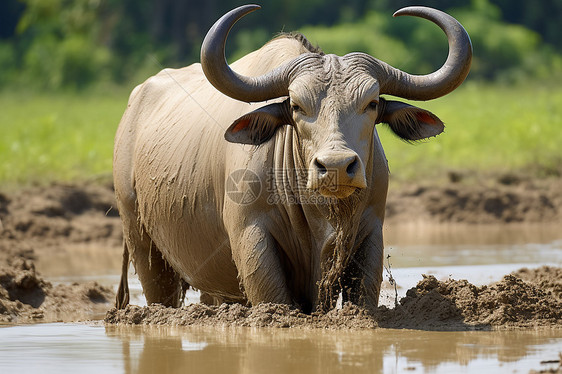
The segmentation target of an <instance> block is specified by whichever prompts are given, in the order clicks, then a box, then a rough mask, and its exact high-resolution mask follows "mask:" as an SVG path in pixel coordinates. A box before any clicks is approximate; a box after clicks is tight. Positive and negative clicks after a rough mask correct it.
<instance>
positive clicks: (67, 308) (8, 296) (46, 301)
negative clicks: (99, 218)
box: [0, 254, 114, 323]
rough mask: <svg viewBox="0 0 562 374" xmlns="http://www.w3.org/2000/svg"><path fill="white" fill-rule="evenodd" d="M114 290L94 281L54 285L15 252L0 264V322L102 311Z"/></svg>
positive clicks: (74, 317) (85, 315)
mask: <svg viewBox="0 0 562 374" xmlns="http://www.w3.org/2000/svg"><path fill="white" fill-rule="evenodd" d="M113 297H114V293H113V292H112V291H111V290H109V289H107V288H105V287H103V286H100V285H99V284H97V283H96V282H89V283H85V284H76V283H74V284H71V285H57V286H53V285H52V284H51V283H50V282H47V281H45V280H44V279H42V278H41V277H40V276H39V275H38V274H37V272H36V271H35V266H34V264H33V262H32V261H31V260H29V259H25V258H23V257H20V256H18V255H17V254H16V257H14V258H13V259H12V260H10V261H8V262H7V264H6V265H4V266H2V267H0V323H7V322H10V323H16V322H17V323H25V322H52V321H73V320H77V319H83V318H91V317H92V315H94V314H96V313H97V314H100V313H103V312H105V310H107V308H108V307H109V302H112V301H113Z"/></svg>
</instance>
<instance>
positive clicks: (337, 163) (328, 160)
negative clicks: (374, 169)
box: [314, 154, 359, 178]
mask: <svg viewBox="0 0 562 374" xmlns="http://www.w3.org/2000/svg"><path fill="white" fill-rule="evenodd" d="M314 166H315V167H316V169H317V171H318V174H320V175H321V176H322V175H324V174H326V173H327V172H328V170H331V171H336V172H337V173H345V174H346V175H347V176H348V177H349V178H353V177H354V176H355V173H356V172H357V169H358V167H359V157H358V156H357V155H356V154H348V155H321V156H318V157H316V158H315V159H314ZM342 176H343V175H342Z"/></svg>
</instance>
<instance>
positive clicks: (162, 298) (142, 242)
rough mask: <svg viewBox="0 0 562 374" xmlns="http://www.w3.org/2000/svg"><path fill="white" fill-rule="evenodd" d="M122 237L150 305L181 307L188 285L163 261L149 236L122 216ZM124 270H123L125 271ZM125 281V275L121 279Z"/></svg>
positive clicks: (133, 221) (135, 221)
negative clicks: (123, 278)
mask: <svg viewBox="0 0 562 374" xmlns="http://www.w3.org/2000/svg"><path fill="white" fill-rule="evenodd" d="M121 218H122V220H123V234H124V238H125V241H126V246H127V248H128V250H129V254H130V256H131V258H132V262H133V265H134V267H135V270H136V272H137V274H138V277H139V280H140V282H141V285H142V289H143V292H144V296H145V297H146V302H147V304H149V305H150V304H163V305H165V306H171V307H179V306H180V305H181V302H182V300H183V296H184V291H183V289H184V288H185V282H183V281H182V279H181V278H180V276H179V275H178V274H177V273H176V272H175V271H174V269H173V268H172V267H171V266H170V264H169V263H168V262H167V261H166V260H165V259H164V258H163V257H162V253H161V252H160V251H159V250H158V248H157V247H156V245H155V244H154V243H153V241H152V239H151V238H150V236H149V235H148V234H147V233H146V232H145V230H144V228H141V227H140V225H139V224H138V223H137V220H136V217H133V218H134V219H132V220H131V219H128V218H127V214H122V215H121ZM124 269H125V267H124V266H123V271H125V270H124ZM121 276H122V277H123V275H121Z"/></svg>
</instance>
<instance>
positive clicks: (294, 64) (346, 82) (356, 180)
mask: <svg viewBox="0 0 562 374" xmlns="http://www.w3.org/2000/svg"><path fill="white" fill-rule="evenodd" d="M258 8H259V6H257V5H246V6H242V7H239V8H237V9H234V10H232V11H231V12H229V13H227V14H226V15H224V16H223V17H222V18H221V19H220V20H218V21H217V22H216V23H215V25H214V26H213V27H212V28H211V30H210V31H209V32H208V34H207V36H206V38H205V40H204V42H203V46H202V50H201V64H202V68H203V71H204V73H205V75H206V77H207V79H208V80H209V82H210V83H211V84H213V85H214V86H215V87H216V88H217V89H218V90H219V91H221V92H222V93H224V94H226V95H228V96H230V97H231V98H234V99H237V100H241V101H246V102H259V101H266V100H271V99H277V98H282V97H286V100H284V101H282V102H280V103H279V102H277V103H274V104H269V105H266V106H264V107H262V108H260V109H258V110H256V111H254V112H251V113H248V114H246V115H244V116H242V117H241V118H239V119H238V120H236V121H235V122H234V123H233V124H232V125H231V126H230V128H229V129H228V130H227V132H226V135H225V137H226V139H227V140H228V141H231V142H238V143H244V144H256V145H257V144H261V143H263V142H264V141H266V140H268V139H269V138H271V137H272V136H273V134H274V133H275V131H276V129H277V128H278V127H279V126H282V125H287V124H288V125H292V126H294V127H295V131H296V134H297V136H298V138H299V141H300V144H301V147H300V152H301V154H300V158H301V161H302V164H303V165H302V166H303V168H305V169H307V170H308V179H307V188H309V189H312V190H317V191H318V192H320V193H321V194H322V195H324V196H329V197H336V198H345V197H347V196H349V195H351V194H352V193H353V192H355V191H356V190H358V189H359V190H361V189H364V188H365V187H367V180H368V178H369V175H368V174H369V172H368V170H369V169H370V167H369V165H370V163H372V162H373V161H372V158H373V157H379V158H381V159H383V160H384V162H385V163H386V159H385V158H384V153H383V150H382V146H381V144H380V141H379V140H378V135H377V131H376V130H375V125H376V124H377V123H381V122H384V123H388V124H389V125H390V127H391V129H392V130H393V131H394V132H395V133H396V134H397V135H398V136H400V137H401V138H403V139H405V140H408V141H415V140H419V139H424V138H428V137H432V136H435V135H438V134H440V133H441V132H442V131H443V128H444V126H443V122H442V121H441V120H440V119H439V118H437V116H435V115H434V114H432V113H431V112H429V111H426V110H423V109H420V108H417V107H414V106H411V105H408V104H404V103H401V102H397V101H390V100H386V99H383V98H382V97H381V95H383V94H389V95H394V96H398V97H402V98H405V99H412V100H431V99H435V98H438V97H440V96H443V95H445V94H447V93H449V92H451V91H452V90H454V89H455V88H456V87H458V86H459V85H460V84H461V83H462V82H463V80H464V79H465V77H466V76H467V74H468V71H469V69H470V62H471V57H472V46H471V43H470V39H469V37H468V34H467V33H466V31H465V30H464V28H463V27H462V26H461V25H460V24H459V23H458V22H457V21H456V20H455V19H454V18H453V17H451V16H449V15H447V14H445V13H443V12H441V11H438V10H435V9H431V8H425V7H408V8H404V9H402V10H399V11H398V12H396V13H395V14H394V15H395V16H401V15H412V16H417V17H422V18H426V19H428V20H430V21H432V22H434V23H436V24H437V25H438V26H439V27H441V29H443V31H444V32H445V33H446V35H447V38H448V42H449V55H448V57H447V60H446V62H445V64H444V65H443V66H442V67H441V68H440V69H439V70H437V71H435V72H433V73H431V74H428V75H421V76H420V75H410V74H408V73H405V72H403V71H401V70H399V69H396V68H394V67H392V66H390V65H388V64H387V63H385V62H382V61H380V60H378V59H376V58H374V57H372V56H370V55H368V54H365V53H350V54H347V55H345V56H343V57H340V56H336V55H330V54H329V55H325V54H323V53H305V54H302V55H300V56H299V57H297V58H295V59H294V60H292V61H290V62H288V63H285V64H284V65H282V66H280V67H278V68H276V69H274V70H273V71H270V72H269V73H267V74H265V75H262V76H258V77H246V76H242V75H240V74H237V73H236V72H234V71H233V70H232V69H231V68H230V67H229V66H228V64H227V62H226V60H225V56H224V47H225V43H226V38H227V35H228V33H229V31H230V29H231V28H232V26H233V25H234V23H235V22H236V21H237V20H239V19H240V18H241V17H243V16H244V15H246V14H247V13H249V12H252V11H254V10H256V9H258ZM371 169H372V167H371Z"/></svg>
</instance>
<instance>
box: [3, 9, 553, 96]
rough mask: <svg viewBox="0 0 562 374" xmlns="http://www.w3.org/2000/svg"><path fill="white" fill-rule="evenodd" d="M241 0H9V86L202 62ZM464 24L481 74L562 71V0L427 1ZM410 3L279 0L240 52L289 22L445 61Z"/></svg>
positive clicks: (331, 38)
mask: <svg viewBox="0 0 562 374" xmlns="http://www.w3.org/2000/svg"><path fill="white" fill-rule="evenodd" d="M244 3H246V2H245V1H240V0H237V1H235V0H220V1H219V0H198V1H194V0H2V1H1V2H0V85H1V86H6V85H8V86H9V85H30V86H32V87H44V88H51V89H57V88H62V87H70V88H83V87H87V86H89V85H90V84H92V83H93V82H116V83H124V82H130V81H131V80H139V79H141V77H142V78H145V77H146V76H148V75H149V74H152V73H154V72H155V71H158V70H160V69H161V68H162V67H163V66H173V67H180V66H185V65H188V64H190V63H192V62H196V61H198V60H199V49H200V45H201V42H202V40H203V38H204V36H205V33H206V32H207V30H208V29H209V28H210V26H211V25H212V24H213V22H214V21H215V20H216V19H217V18H218V17H219V16H221V15H222V14H224V13H225V12H227V11H228V10H230V9H232V8H234V7H236V6H239V5H241V4H244ZM417 3H422V4H423V5H426V6H431V7H435V8H438V9H441V10H445V11H447V12H449V13H451V14H452V15H454V16H455V17H457V19H459V21H461V23H463V25H464V26H465V28H466V29H467V30H468V32H469V34H470V36H471V38H472V41H473V45H474V52H475V58H474V64H473V70H472V72H471V79H486V80H505V81H516V80H522V79H535V78H548V77H549V76H550V75H551V74H553V72H557V73H558V75H559V76H560V75H561V74H560V71H562V57H561V55H562V38H560V36H559V34H560V26H559V22H560V19H562V0H541V1H536V2H533V1H524V0H472V1H466V0H464V1H463V0H422V1H419V2H417ZM410 4H411V1H406V0H392V1H391V0H349V1H345V2H344V1H339V0H282V1H281V0H275V1H273V0H270V1H268V2H267V3H264V4H262V5H263V8H262V9H261V10H259V11H258V12H256V13H254V14H252V15H250V16H248V17H246V18H245V19H244V20H243V22H241V23H240V24H239V25H237V26H236V27H235V30H233V32H232V35H231V38H230V40H229V44H228V47H229V50H228V51H227V52H228V54H229V56H232V58H236V57H240V56H241V55H243V54H244V53H247V52H249V51H251V50H253V49H256V48H259V47H260V46H261V45H262V44H263V43H265V42H266V41H267V40H269V39H270V38H271V37H272V36H274V35H275V34H276V33H277V32H280V31H294V30H298V31H302V32H303V33H304V34H305V35H306V36H307V37H308V38H309V39H310V40H311V41H312V42H313V43H315V44H316V43H317V44H319V45H320V47H322V48H323V49H324V50H325V51H327V52H331V53H338V54H345V53H348V52H352V51H363V52H367V53H370V54H372V55H373V56H375V57H377V58H380V59H383V60H385V61H387V62H389V63H391V64H393V65H394V66H396V67H399V68H402V69H406V70H408V71H410V72H412V73H425V72H427V71H429V70H431V69H434V68H436V67H438V66H440V65H441V63H442V62H443V61H444V59H445V56H446V53H447V44H446V39H445V37H444V35H443V34H442V32H441V31H440V30H439V29H438V28H437V27H435V26H434V25H432V24H431V23H430V22H427V21H424V20H414V19H412V18H411V17H401V18H398V19H393V18H392V17H391V15H392V13H393V12H394V11H395V10H397V9H399V8H401V7H403V6H408V5H410Z"/></svg>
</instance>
